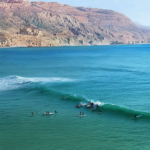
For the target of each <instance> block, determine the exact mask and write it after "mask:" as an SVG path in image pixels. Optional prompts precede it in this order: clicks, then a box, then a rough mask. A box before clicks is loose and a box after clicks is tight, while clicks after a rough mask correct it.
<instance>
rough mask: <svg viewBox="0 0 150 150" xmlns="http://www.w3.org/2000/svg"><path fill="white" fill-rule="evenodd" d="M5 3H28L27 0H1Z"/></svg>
mask: <svg viewBox="0 0 150 150" xmlns="http://www.w3.org/2000/svg"><path fill="white" fill-rule="evenodd" d="M2 2H5V3H30V2H29V0H2Z"/></svg>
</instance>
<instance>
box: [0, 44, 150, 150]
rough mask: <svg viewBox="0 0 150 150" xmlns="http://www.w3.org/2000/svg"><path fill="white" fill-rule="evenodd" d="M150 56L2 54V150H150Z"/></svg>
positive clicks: (144, 50) (135, 48)
mask: <svg viewBox="0 0 150 150" xmlns="http://www.w3.org/2000/svg"><path fill="white" fill-rule="evenodd" d="M149 50H150V46H149V45H120V46H119V45H118V46H115V45H114V46H91V47H89V46H88V47H86V46H85V47H84V46H82V47H50V48H48V47H45V48H9V49H0V135H1V137H0V149H1V150H7V149H8V150H9V149H12V150H16V149H22V150H27V149H31V150H36V149H43V150H47V149H52V150H53V149H62V150H66V149H83V150H84V149H86V150H88V149H89V150H90V149H104V150H105V149H115V150H117V149H118V150H120V149H122V150H127V149H129V150H130V149H133V150H136V149H144V150H149V149H150V144H149V138H150V132H149V131H150V130H149V129H150V127H149V124H150V93H149V89H150V80H149V79H150V69H149V68H150V59H149V57H150V51H149ZM90 103H94V108H95V109H94V110H93V109H92V108H91V107H90V108H86V105H87V104H90ZM80 104H81V105H82V104H83V106H82V107H80V108H76V106H77V105H80ZM55 110H56V111H57V112H58V113H57V114H54V115H53V116H51V115H49V116H47V115H43V113H45V112H46V111H48V112H50V113H54V112H55ZM100 111H101V113H98V112H100ZM80 112H83V113H84V114H85V115H86V117H79V116H78V114H79V113H80ZM32 113H33V115H32ZM135 115H142V117H140V118H135V117H134V116H135Z"/></svg>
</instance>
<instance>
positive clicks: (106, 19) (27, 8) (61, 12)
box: [0, 0, 150, 46]
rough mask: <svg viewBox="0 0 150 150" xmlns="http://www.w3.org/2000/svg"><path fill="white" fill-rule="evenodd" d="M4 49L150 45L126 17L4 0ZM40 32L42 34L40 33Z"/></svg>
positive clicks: (0, 20) (0, 8)
mask: <svg viewBox="0 0 150 150" xmlns="http://www.w3.org/2000/svg"><path fill="white" fill-rule="evenodd" d="M0 12H1V13H0V46H63V45H108V44H134V43H148V42H150V32H147V30H145V29H142V28H140V27H138V26H136V25H135V24H134V23H133V22H132V21H131V20H130V19H129V18H128V17H126V16H125V15H124V14H121V13H118V12H115V11H112V10H103V9H91V8H84V7H71V6H68V5H63V4H59V3H46V2H31V3H30V2H29V1H28V0H2V1H1V2H0ZM37 31H38V32H37Z"/></svg>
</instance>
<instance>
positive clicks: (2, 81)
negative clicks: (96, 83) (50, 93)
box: [0, 76, 75, 91]
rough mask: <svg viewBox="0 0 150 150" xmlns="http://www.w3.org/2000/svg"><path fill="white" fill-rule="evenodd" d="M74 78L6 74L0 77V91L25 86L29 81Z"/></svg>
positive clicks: (43, 81) (67, 80) (53, 80)
mask: <svg viewBox="0 0 150 150" xmlns="http://www.w3.org/2000/svg"><path fill="white" fill-rule="evenodd" d="M74 81H75V80H74V79H70V78H61V77H33V78H26V77H20V76H8V77H5V78H0V91H6V90H13V89H17V88H20V87H22V86H25V85H27V84H29V83H47V82H74Z"/></svg>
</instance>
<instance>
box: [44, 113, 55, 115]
mask: <svg viewBox="0 0 150 150" xmlns="http://www.w3.org/2000/svg"><path fill="white" fill-rule="evenodd" d="M43 114H44V115H54V113H49V114H46V113H43Z"/></svg>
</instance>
